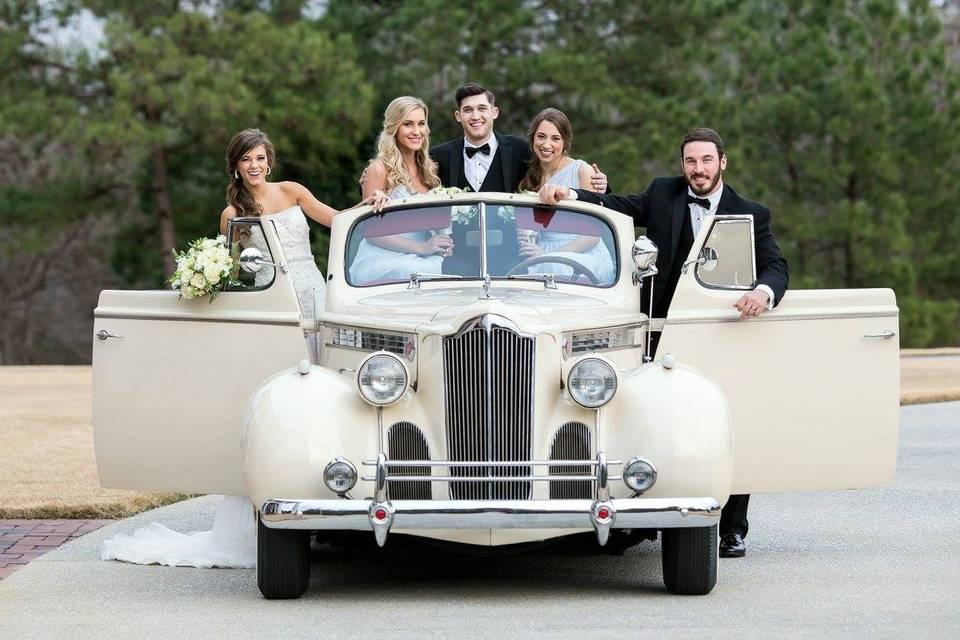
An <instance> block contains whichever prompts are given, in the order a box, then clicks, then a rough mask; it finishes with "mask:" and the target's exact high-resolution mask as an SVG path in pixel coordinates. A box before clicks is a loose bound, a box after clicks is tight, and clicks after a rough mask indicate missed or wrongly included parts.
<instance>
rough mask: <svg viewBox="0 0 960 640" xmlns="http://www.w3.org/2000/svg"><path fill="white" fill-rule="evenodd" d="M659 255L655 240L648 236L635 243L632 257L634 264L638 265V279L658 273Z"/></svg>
mask: <svg viewBox="0 0 960 640" xmlns="http://www.w3.org/2000/svg"><path fill="white" fill-rule="evenodd" d="M658 253H659V250H658V249H657V245H656V243H654V241H653V240H651V239H650V238H648V237H647V236H640V237H639V238H637V240H636V241H635V242H634V243H633V251H632V252H631V256H632V257H633V264H635V265H637V269H639V271H640V273H639V276H638V277H640V278H646V277H647V276H652V275H654V274H655V273H657V254H658Z"/></svg>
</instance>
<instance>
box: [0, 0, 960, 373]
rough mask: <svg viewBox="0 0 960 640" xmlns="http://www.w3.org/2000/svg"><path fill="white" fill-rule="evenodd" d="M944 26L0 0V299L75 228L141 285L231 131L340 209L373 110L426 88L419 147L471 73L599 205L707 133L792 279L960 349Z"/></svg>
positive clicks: (447, 8)
mask: <svg viewBox="0 0 960 640" xmlns="http://www.w3.org/2000/svg"><path fill="white" fill-rule="evenodd" d="M79 24H82V25H87V26H86V27H84V28H81V27H79V26H78V25H79ZM90 25H97V27H98V28H100V29H102V38H99V32H97V33H95V34H93V35H92V36H91V33H90ZM958 29H960V24H958V18H957V15H956V14H955V12H952V11H951V10H950V9H949V7H946V8H944V6H942V4H941V3H938V2H934V1H932V0H931V1H929V2H922V1H919V0H910V1H906V2H905V1H903V0H832V1H830V2H820V1H816V0H789V1H787V2H782V1H774V0H743V1H742V2H736V1H733V0H705V1H703V0H701V1H695V0H676V1H674V2H671V3H659V2H651V3H637V2H633V1H631V0H595V1H593V2H585V1H582V0H561V1H557V2H546V1H539V0H524V1H522V2H509V1H506V0H476V1H474V2H471V3H468V4H459V3H449V2H444V1H443V0H416V1H413V0H411V1H407V2H369V3H356V2H353V1H350V0H329V1H328V2H321V3H317V2H310V1H305V0H174V1H168V2H164V3H141V2H134V1H132V0H129V1H128V0H61V1H55V0H49V1H45V2H39V3H38V2H32V1H26V0H0V91H2V95H3V97H4V100H3V101H2V102H0V152H2V153H3V154H4V155H5V157H6V158H7V159H8V162H7V163H5V164H6V166H5V167H4V168H3V169H0V224H2V225H3V228H4V239H3V246H2V248H0V296H2V297H4V298H5V299H6V300H5V303H9V304H8V305H7V308H8V309H9V310H10V311H9V312H10V313H11V314H12V315H11V317H21V318H23V319H24V322H26V320H25V318H26V315H25V314H27V308H28V307H29V305H30V304H35V301H36V300H37V299H39V298H37V296H42V295H43V292H44V291H47V290H48V289H49V287H50V286H53V284H51V282H50V281H49V278H50V277H51V276H50V273H56V261H55V260H54V257H55V256H57V255H58V253H57V252H58V251H63V249H62V247H63V246H64V240H65V238H77V237H84V238H86V240H85V242H89V243H94V242H95V243H97V246H96V247H95V248H96V251H95V252H92V253H96V254H99V253H104V254H106V253H109V259H107V257H106V256H104V258H103V261H102V262H103V264H105V265H109V272H108V271H106V270H105V271H104V272H102V273H98V274H91V275H90V276H89V278H88V279H97V278H99V279H100V280H102V282H101V283H100V284H101V285H102V286H114V285H118V284H119V285H121V286H160V285H161V283H162V280H163V279H164V277H165V276H166V275H169V273H170V265H165V264H164V259H165V258H166V257H167V256H169V255H170V249H171V247H172V246H176V247H178V248H180V247H182V246H183V245H184V244H185V242H186V241H187V240H189V239H192V238H195V237H197V236H201V235H206V236H212V235H213V234H214V233H215V231H216V227H217V222H218V220H219V212H220V210H221V209H222V208H223V203H224V195H223V192H224V188H225V186H226V181H227V177H226V175H225V173H224V160H223V155H224V150H225V147H226V143H227V141H228V140H229V138H230V136H231V135H232V134H233V133H234V132H235V131H237V130H239V129H242V128H245V127H251V126H255V127H259V128H261V129H263V130H265V131H267V132H268V133H269V134H270V136H271V137H272V138H273V141H274V143H275V144H276V147H277V151H278V155H279V165H278V168H277V169H278V171H277V173H276V174H275V176H274V177H275V178H277V179H292V180H296V181H298V182H302V183H303V184H305V185H307V186H308V187H309V188H310V189H311V190H312V191H313V192H314V193H315V194H316V195H317V196H318V197H319V198H320V199H321V200H324V201H325V202H328V203H330V204H331V205H333V206H336V207H338V208H344V207H347V206H350V205H351V204H353V203H355V202H356V201H357V199H358V197H359V190H358V185H357V179H358V177H359V175H360V172H361V170H362V168H363V166H364V164H365V162H366V160H367V159H368V158H369V157H371V156H372V155H373V150H374V140H375V136H376V134H377V132H378V131H379V124H380V114H381V113H382V110H383V107H385V106H386V104H387V103H388V102H389V101H390V100H391V99H392V98H394V97H396V96H397V95H402V94H413V95H418V96H420V97H422V98H424V99H425V100H426V101H427V103H428V104H429V105H430V107H431V118H430V120H431V129H432V131H431V141H432V143H433V144H437V143H439V142H442V141H444V140H446V139H448V138H450V137H453V136H454V135H456V134H457V132H458V130H459V128H458V125H457V124H456V122H455V121H454V120H453V117H452V111H453V110H454V108H455V104H454V102H453V92H454V91H455V89H456V87H457V86H458V85H460V84H461V83H463V82H465V81H470V80H473V81H479V82H482V83H484V84H487V85H488V86H489V87H490V88H491V89H493V90H494V92H495V93H496V96H497V102H498V106H499V107H500V109H501V115H500V119H499V120H498V123H497V129H498V130H499V131H502V132H509V133H514V134H519V135H523V134H525V132H526V127H527V125H528V123H529V122H530V120H531V119H532V117H533V116H534V115H535V114H536V113H537V112H538V111H539V110H540V109H542V108H544V107H546V106H556V107H558V108H560V109H563V110H564V111H565V112H566V113H567V114H568V115H569V116H570V118H571V120H572V122H573V125H574V133H575V136H574V147H573V155H574V156H575V157H582V158H584V159H586V160H588V161H591V162H597V163H598V164H599V165H600V167H601V168H602V169H603V170H604V171H605V172H606V173H607V174H608V176H609V177H610V181H611V183H612V184H613V186H614V188H615V190H616V191H617V192H620V193H628V192H635V191H638V190H640V189H642V188H643V187H645V185H646V184H647V183H648V182H649V181H650V179H652V178H654V177H656V176H659V175H667V174H672V173H675V172H677V171H678V170H679V162H678V160H679V149H678V147H677V145H678V141H679V139H680V137H681V136H682V134H683V133H684V132H685V131H686V130H687V129H689V128H691V127H693V126H700V125H706V126H712V127H714V128H715V129H717V130H718V131H720V133H721V134H722V135H723V136H724V138H725V140H726V143H727V154H728V157H729V166H728V170H727V174H726V180H727V181H728V182H730V183H731V184H732V185H734V186H735V187H736V188H737V189H738V190H739V191H740V192H741V193H742V194H744V195H746V196H747V197H750V198H752V199H755V200H758V201H760V202H763V203H764V204H766V205H767V206H769V207H770V209H771V211H772V212H773V216H774V217H773V225H774V230H775V233H776V234H777V237H778V239H779V240H780V242H781V245H782V247H783V250H784V253H785V255H786V257H787V258H788V260H789V261H790V266H791V285H792V288H819V287H824V288H826V287H830V288H833V287H893V288H894V289H895V290H896V291H897V297H898V302H899V304H900V308H901V336H902V344H903V345H904V346H939V345H958V344H960V251H958V250H957V247H958V246H960V217H958V216H956V215H955V204H954V203H956V202H958V198H957V196H958V193H957V192H958V190H960V181H957V180H956V179H954V177H953V175H952V173H953V171H955V170H956V169H957V167H958V160H960V158H958V154H960V140H956V141H955V140H954V138H955V137H958V138H960V126H958V124H960V123H958V118H960V109H958V106H960V104H958V96H957V88H958V78H960V76H958V70H957V64H956V63H957V61H958V60H960V52H958V51H957V44H956V42H957V38H956V34H957V32H958ZM94 31H96V29H94ZM70 35H72V36H73V39H72V40H71V39H70V38H68V37H66V36H70ZM78 36H90V37H91V39H90V40H89V41H77V37H78ZM94 221H96V225H97V228H98V229H100V231H98V233H97V234H96V235H92V236H89V237H87V236H84V235H83V234H81V233H78V229H79V228H80V227H86V226H90V225H94ZM104 221H107V224H103V222H104ZM314 233H315V242H314V250H315V252H316V253H317V256H318V258H319V261H320V263H321V267H325V265H324V264H323V263H324V262H325V255H326V246H327V245H326V241H327V236H326V233H325V231H320V230H316V229H315V231H314ZM71 242H73V240H71ZM145 247H146V248H148V249H149V251H144V250H143V249H144V248H145ZM92 253H91V251H87V254H88V255H92ZM44 265H46V266H44ZM31 300H32V301H34V302H30V301H31ZM93 302H95V301H91V302H90V305H91V307H92V304H93ZM17 305H20V306H17ZM24 305H26V306H24ZM17 314H20V315H19V316H18V315H17ZM13 324H15V323H13ZM13 324H11V326H13ZM0 334H2V332H0ZM5 344H7V343H5V342H4V338H3V335H0V362H4V363H6V362H10V361H17V360H18V358H19V359H20V360H23V358H22V356H17V354H16V352H11V347H9V346H5ZM51 357H53V356H51Z"/></svg>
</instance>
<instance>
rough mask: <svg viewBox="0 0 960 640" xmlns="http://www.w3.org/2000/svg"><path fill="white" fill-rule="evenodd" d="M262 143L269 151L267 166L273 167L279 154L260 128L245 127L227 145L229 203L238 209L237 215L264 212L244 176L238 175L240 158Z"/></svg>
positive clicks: (255, 214) (256, 214)
mask: <svg viewBox="0 0 960 640" xmlns="http://www.w3.org/2000/svg"><path fill="white" fill-rule="evenodd" d="M261 144H262V145H263V148H264V149H266V151H267V166H268V167H269V168H270V169H273V165H275V164H276V162H277V154H276V151H274V148H273V143H272V142H270V138H268V137H267V134H265V133H264V132H263V131H260V129H244V130H243V131H241V132H239V133H237V134H236V135H235V136H233V138H231V139H230V144H228V145H227V175H229V176H230V183H229V184H228V185H227V204H229V205H231V206H233V208H234V209H236V211H237V217H243V216H259V215H261V214H262V213H263V207H261V206H260V203H259V202H257V200H256V198H254V197H253V194H252V193H250V190H249V189H247V185H246V184H245V183H244V181H243V178H241V177H240V176H238V175H237V165H238V164H239V163H240V159H241V158H243V156H244V155H246V154H247V153H248V152H249V151H250V150H251V149H253V148H254V147H257V146H259V145H261Z"/></svg>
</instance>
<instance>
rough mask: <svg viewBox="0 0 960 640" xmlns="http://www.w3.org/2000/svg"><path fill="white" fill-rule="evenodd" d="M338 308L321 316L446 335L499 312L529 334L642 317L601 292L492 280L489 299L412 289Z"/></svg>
mask: <svg viewBox="0 0 960 640" xmlns="http://www.w3.org/2000/svg"><path fill="white" fill-rule="evenodd" d="M601 291H603V290H601ZM604 292H605V291H604ZM337 311H338V312H337V313H328V314H325V316H327V317H328V319H329V320H332V321H334V322H347V321H348V318H353V319H354V322H353V324H356V318H357V317H363V318H367V319H369V320H368V321H365V322H364V323H362V324H365V325H366V326H370V325H371V324H373V325H377V326H379V325H381V324H383V325H392V326H394V327H396V328H406V329H408V330H411V329H416V330H419V331H427V332H431V333H433V332H438V333H444V334H446V333H451V332H454V331H456V330H457V329H458V328H459V327H460V326H462V325H463V323H465V322H466V321H468V320H470V319H471V318H475V317H477V316H480V315H484V314H495V315H500V316H503V317H505V318H507V319H508V320H510V321H512V322H513V323H515V324H516V325H518V327H520V328H521V329H523V330H524V331H528V332H542V331H556V330H560V331H563V330H567V329H576V328H581V327H596V326H613V325H618V324H628V323H633V322H637V321H638V320H639V319H640V317H641V316H640V314H639V313H638V311H637V310H636V308H635V307H633V308H630V307H626V306H618V305H614V304H611V303H610V301H609V300H606V299H604V298H603V297H600V296H591V295H583V294H580V293H569V292H565V291H558V290H548V289H540V290H536V289H523V288H510V287H502V286H501V287H498V286H496V284H494V286H493V287H491V290H490V297H489V298H487V297H484V296H483V290H482V288H481V287H479V286H473V287H457V288H437V289H411V290H404V291H393V292H390V293H381V294H376V295H371V296H368V297H365V298H361V299H359V300H357V301H356V302H355V303H354V304H351V305H350V306H349V308H342V309H337Z"/></svg>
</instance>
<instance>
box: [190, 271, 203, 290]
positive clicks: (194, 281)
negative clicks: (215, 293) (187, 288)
mask: <svg viewBox="0 0 960 640" xmlns="http://www.w3.org/2000/svg"><path fill="white" fill-rule="evenodd" d="M190 284H191V285H192V286H194V287H196V288H197V289H203V288H204V287H206V286H207V281H206V279H205V278H204V277H203V274H202V273H195V274H193V277H192V278H190Z"/></svg>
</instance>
